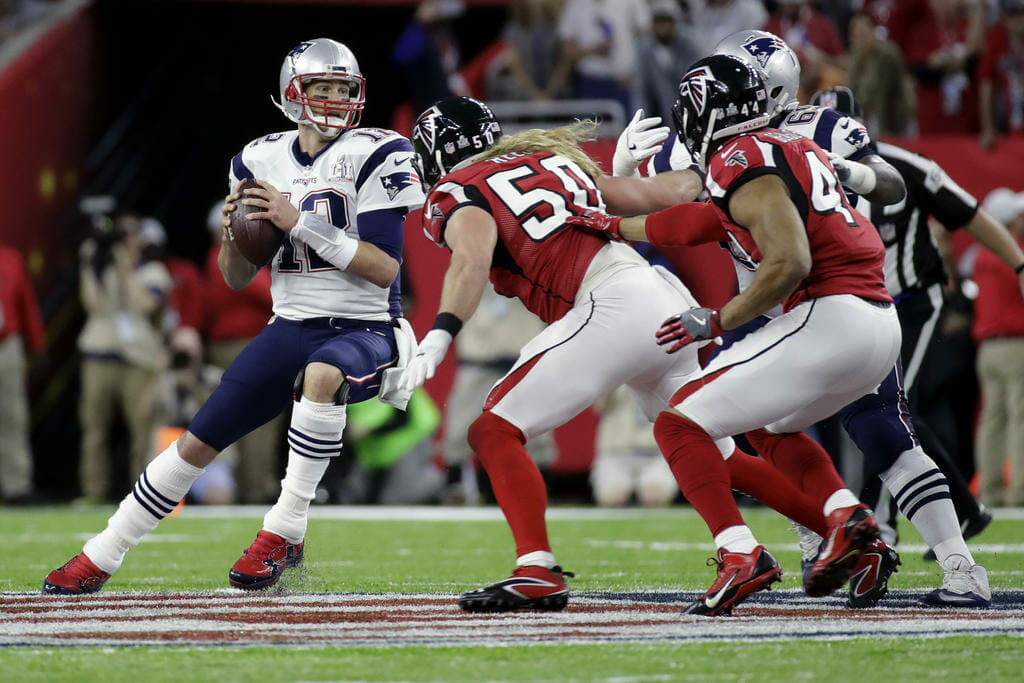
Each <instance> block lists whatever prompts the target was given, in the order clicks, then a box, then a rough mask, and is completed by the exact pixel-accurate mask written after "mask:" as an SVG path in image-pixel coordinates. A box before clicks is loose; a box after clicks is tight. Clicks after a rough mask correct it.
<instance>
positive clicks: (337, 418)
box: [263, 397, 347, 544]
mask: <svg viewBox="0 0 1024 683" xmlns="http://www.w3.org/2000/svg"><path fill="white" fill-rule="evenodd" d="M346 420H347V412H346V407H345V406H343V405H340V406H339V405H336V404H334V403H318V402H316V401H310V400H309V399H308V398H306V397H303V398H302V399H301V400H300V401H299V402H298V403H296V404H295V405H294V407H293V409H292V421H291V424H290V425H289V427H288V445H289V448H288V467H287V468H286V469H285V474H284V479H282V480H281V495H280V496H278V499H277V503H275V504H274V507H272V508H270V511H269V512H268V513H267V514H266V516H265V517H264V518H263V528H264V529H265V530H267V531H270V532H272V533H275V534H277V535H278V536H281V537H282V538H284V540H286V541H288V542H289V543H292V544H295V543H301V542H302V539H304V538H305V537H306V527H307V525H308V523H309V504H310V502H312V500H313V499H314V498H315V497H316V487H317V485H318V484H319V483H320V480H321V479H322V478H323V476H324V473H325V472H326V471H327V466H328V465H329V464H330V462H331V461H330V459H331V458H332V457H336V456H337V455H339V454H340V453H341V435H342V433H343V432H344V431H345V422H346Z"/></svg>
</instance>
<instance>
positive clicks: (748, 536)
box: [715, 524, 757, 553]
mask: <svg viewBox="0 0 1024 683" xmlns="http://www.w3.org/2000/svg"><path fill="white" fill-rule="evenodd" d="M756 547H757V539H756V538H754V533H753V532H752V531H751V530H750V527H748V526H746V525H744V524H737V525H736V526H731V527H729V528H728V529H724V530H722V531H720V532H718V535H716V536H715V548H718V549H725V550H728V551H729V552H731V553H752V552H754V548H756Z"/></svg>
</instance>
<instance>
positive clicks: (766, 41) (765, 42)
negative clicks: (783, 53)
mask: <svg viewBox="0 0 1024 683" xmlns="http://www.w3.org/2000/svg"><path fill="white" fill-rule="evenodd" d="M743 49H744V50H746V51H747V52H749V53H750V56H751V57H753V58H754V59H756V60H757V63H758V64H760V65H761V68H762V69H765V68H767V67H768V60H769V59H771V58H772V55H774V54H775V53H776V52H778V51H779V50H784V49H786V44H785V43H783V42H782V40H781V39H779V38H777V37H775V36H760V35H757V34H755V35H753V36H751V37H750V38H749V39H748V40H747V41H746V42H745V43H743Z"/></svg>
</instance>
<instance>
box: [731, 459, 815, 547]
mask: <svg viewBox="0 0 1024 683" xmlns="http://www.w3.org/2000/svg"><path fill="white" fill-rule="evenodd" d="M725 462H726V466H727V467H728V468H729V478H730V479H731V480H732V487H733V488H734V489H735V490H737V491H740V492H741V493H745V494H747V495H748V496H752V497H753V498H756V499H757V500H759V501H761V502H762V503H764V504H765V505H767V506H768V507H770V508H771V509H773V510H775V511H776V512H781V513H782V514H784V515H785V516H786V517H789V518H790V519H791V520H793V521H794V522H797V523H798V524H803V525H804V526H805V527H807V528H808V529H810V530H811V531H813V532H814V533H816V534H818V535H819V536H825V535H826V532H827V531H828V526H827V525H826V524H825V516H824V515H823V514H822V512H821V507H820V506H818V505H815V504H814V501H813V500H811V498H810V497H808V496H806V495H804V493H803V492H802V491H801V490H799V489H798V488H797V487H796V486H794V485H793V483H792V482H790V481H789V480H788V479H786V477H784V476H783V475H782V473H781V472H779V471H778V470H777V469H775V467H774V466H773V465H772V464H771V463H770V462H768V461H767V460H765V459H764V458H758V457H756V456H753V455H747V454H746V453H744V452H743V451H741V450H740V449H738V448H737V449H736V452H734V453H733V454H732V456H731V457H730V458H729V459H728V460H726V461H725Z"/></svg>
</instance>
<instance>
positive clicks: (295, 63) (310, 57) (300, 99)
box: [270, 38, 366, 138]
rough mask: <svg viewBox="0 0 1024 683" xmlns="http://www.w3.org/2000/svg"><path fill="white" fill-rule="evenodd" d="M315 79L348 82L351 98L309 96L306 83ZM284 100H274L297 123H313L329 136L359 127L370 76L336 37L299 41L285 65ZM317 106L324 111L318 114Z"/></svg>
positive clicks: (283, 68)
mask: <svg viewBox="0 0 1024 683" xmlns="http://www.w3.org/2000/svg"><path fill="white" fill-rule="evenodd" d="M315 80H340V81H344V82H346V83H348V85H349V95H348V99H347V100H320V99H316V98H311V97H307V96H306V91H305V86H306V85H307V84H308V83H309V82H310V81H315ZM280 88H281V91H280V92H281V101H280V102H276V101H274V98H273V97H271V98H270V99H271V101H274V104H275V105H277V108H278V109H280V110H281V111H282V112H284V115H285V116H287V117H288V118H289V119H290V120H292V121H294V122H295V123H300V124H308V125H311V126H313V127H314V128H315V129H316V130H317V132H319V133H320V134H321V135H323V136H324V137H326V138H335V137H337V136H338V135H339V134H340V133H341V131H343V130H347V129H349V128H355V127H356V126H358V125H359V120H360V119H361V118H362V116H363V107H364V106H365V104H366V79H365V78H363V74H362V73H361V72H360V71H359V63H358V62H356V56H355V55H354V54H352V51H351V50H349V49H348V48H347V47H345V46H344V45H342V44H341V43H339V42H338V41H336V40H331V39H330V38H315V39H313V40H307V41H305V42H302V43H299V44H298V45H296V46H295V47H294V48H292V51H291V52H289V53H288V56H286V57H285V58H284V63H283V64H281V77H280ZM311 106H316V108H317V109H319V110H321V111H322V112H323V113H316V112H314V111H313V109H312V108H311Z"/></svg>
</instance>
